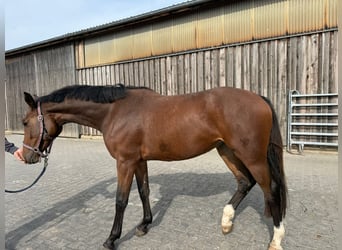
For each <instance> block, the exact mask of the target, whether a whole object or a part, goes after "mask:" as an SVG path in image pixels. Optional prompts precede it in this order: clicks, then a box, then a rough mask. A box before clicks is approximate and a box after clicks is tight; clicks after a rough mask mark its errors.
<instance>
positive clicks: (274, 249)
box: [268, 243, 283, 250]
mask: <svg viewBox="0 0 342 250" xmlns="http://www.w3.org/2000/svg"><path fill="white" fill-rule="evenodd" d="M268 250H283V248H282V247H281V246H274V245H272V243H271V244H270V247H269V248H268Z"/></svg>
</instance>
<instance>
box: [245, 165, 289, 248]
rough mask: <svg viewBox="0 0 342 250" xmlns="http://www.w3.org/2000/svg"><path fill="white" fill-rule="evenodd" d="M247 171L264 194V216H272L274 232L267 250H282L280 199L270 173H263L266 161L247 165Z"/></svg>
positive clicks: (282, 234)
mask: <svg viewBox="0 0 342 250" xmlns="http://www.w3.org/2000/svg"><path fill="white" fill-rule="evenodd" d="M249 170H250V172H251V174H252V175H253V176H254V178H255V180H256V182H257V183H258V184H259V185H260V187H261V189H262V191H263V193H264V198H265V215H266V216H272V219H273V224H274V232H273V239H272V241H271V243H270V247H269V250H282V247H281V245H280V244H281V241H282V239H283V237H284V235H285V228H284V225H283V223H282V212H281V204H280V197H279V194H277V193H278V192H277V191H276V190H277V184H276V183H275V182H274V181H273V180H272V178H271V175H270V172H269V171H265V170H268V163H267V161H266V162H260V163H255V164H253V165H249Z"/></svg>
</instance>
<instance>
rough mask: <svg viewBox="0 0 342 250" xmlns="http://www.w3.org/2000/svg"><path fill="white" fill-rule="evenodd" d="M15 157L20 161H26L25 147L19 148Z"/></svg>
mask: <svg viewBox="0 0 342 250" xmlns="http://www.w3.org/2000/svg"><path fill="white" fill-rule="evenodd" d="M13 155H14V157H15V158H16V159H17V160H18V161H22V162H24V161H25V159H24V156H23V148H22V147H21V148H18V149H17V151H15V152H14V154H13Z"/></svg>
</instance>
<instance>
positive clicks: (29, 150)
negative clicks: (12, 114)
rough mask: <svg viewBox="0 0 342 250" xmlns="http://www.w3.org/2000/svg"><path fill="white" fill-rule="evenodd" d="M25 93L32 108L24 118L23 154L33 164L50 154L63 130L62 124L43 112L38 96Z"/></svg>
mask: <svg viewBox="0 0 342 250" xmlns="http://www.w3.org/2000/svg"><path fill="white" fill-rule="evenodd" d="M24 94H25V102H26V103H27V104H28V105H29V107H30V109H29V110H28V111H27V113H26V116H25V117H24V119H23V125H24V142H23V145H24V148H23V156H24V159H25V162H26V163H29V164H32V163H36V162H38V161H39V160H40V158H41V157H43V158H44V157H47V156H48V154H49V150H50V148H51V146H52V142H53V140H54V139H55V138H56V137H57V136H58V135H59V134H60V133H61V132H62V126H60V125H58V124H57V123H56V121H55V119H53V117H52V116H51V115H49V114H43V113H42V109H41V103H40V102H39V101H37V99H36V98H33V97H32V96H31V95H30V94H29V93H26V92H25V93H24Z"/></svg>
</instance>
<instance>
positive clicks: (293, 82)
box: [76, 31, 338, 142]
mask: <svg viewBox="0 0 342 250" xmlns="http://www.w3.org/2000/svg"><path fill="white" fill-rule="evenodd" d="M336 63H337V31H331V32H325V33H317V34H312V35H304V36H294V37H290V38H284V39H280V40H269V41H263V42H257V43H250V44H241V45H235V46H227V47H222V48H215V49H208V50H202V51H195V52H191V53H185V54H178V55H170V56H164V57H157V58H150V59H145V60H137V61H134V62H124V63H117V64H113V65H106V66H98V67H92V68H84V69H78V70H77V74H76V77H77V82H78V83H80V84H90V85H106V84H115V83H124V84H125V85H133V86H146V87H150V88H152V89H154V90H155V91H157V92H159V93H161V94H164V95H175V94H184V93H192V92H197V91H201V90H205V89H211V88H214V87H218V86H231V87H236V88H243V89H247V90H251V91H253V92H256V93H258V94H260V95H264V96H266V97H268V98H270V99H271V101H272V103H273V104H274V106H275V109H276V111H277V114H278V118H279V121H280V126H281V131H282V134H283V138H284V142H285V139H286V120H287V118H286V112H287V111H286V109H287V93H288V91H289V90H293V89H297V90H299V91H300V92H301V93H328V92H337V87H338V86H337V68H336ZM82 134H84V135H100V133H99V132H98V131H95V130H93V129H90V128H86V127H82Z"/></svg>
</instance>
